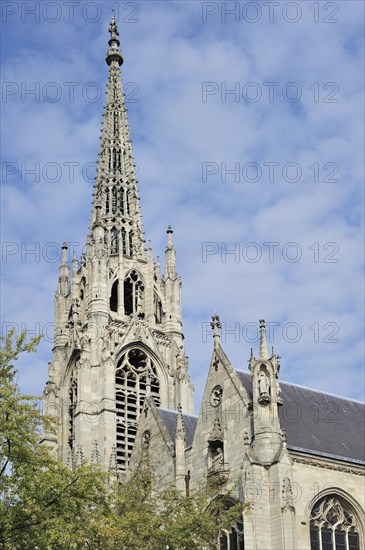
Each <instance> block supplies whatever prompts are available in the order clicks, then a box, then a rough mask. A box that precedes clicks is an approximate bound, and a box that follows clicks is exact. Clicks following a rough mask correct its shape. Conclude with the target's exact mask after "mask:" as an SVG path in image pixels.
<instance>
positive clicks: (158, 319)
mask: <svg viewBox="0 0 365 550" xmlns="http://www.w3.org/2000/svg"><path fill="white" fill-rule="evenodd" d="M153 305H154V309H155V323H156V324H157V325H161V323H162V315H163V312H162V303H161V300H160V298H159V297H158V294H157V292H155V293H154V295H153Z"/></svg>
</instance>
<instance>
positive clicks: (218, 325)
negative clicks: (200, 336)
mask: <svg viewBox="0 0 365 550" xmlns="http://www.w3.org/2000/svg"><path fill="white" fill-rule="evenodd" d="M210 326H211V327H212V329H213V340H214V346H217V345H218V344H219V341H220V334H219V329H220V328H221V326H222V325H221V322H220V319H219V315H218V314H217V313H214V315H212V322H211V323H210Z"/></svg>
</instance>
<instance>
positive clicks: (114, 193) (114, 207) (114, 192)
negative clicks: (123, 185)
mask: <svg viewBox="0 0 365 550" xmlns="http://www.w3.org/2000/svg"><path fill="white" fill-rule="evenodd" d="M117 203H118V195H117V188H116V187H115V186H114V187H113V188H112V213H113V214H116V213H117V206H118V204H117Z"/></svg>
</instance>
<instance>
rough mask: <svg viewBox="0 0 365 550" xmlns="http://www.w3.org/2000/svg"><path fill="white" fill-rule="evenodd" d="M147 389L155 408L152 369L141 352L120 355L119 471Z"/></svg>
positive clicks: (117, 390)
mask: <svg viewBox="0 0 365 550" xmlns="http://www.w3.org/2000/svg"><path fill="white" fill-rule="evenodd" d="M147 388H148V389H149V392H150V395H151V396H152V397H153V398H154V401H155V403H156V405H157V406H159V405H160V397H159V393H160V383H159V380H158V377H157V372H156V367H155V365H154V364H153V361H152V360H151V359H150V357H148V356H147V354H146V353H145V352H144V351H142V350H141V349H138V348H137V349H131V350H129V351H127V352H126V353H125V354H124V355H123V356H122V358H121V360H120V362H119V363H118V367H117V369H116V374H115V396H116V408H117V425H116V426H117V427H116V446H117V464H118V469H119V471H121V472H124V471H125V470H126V469H127V466H128V462H129V459H130V456H131V453H132V449H133V445H134V441H135V438H136V432H137V424H138V420H139V417H140V414H141V412H142V407H143V403H144V399H145V396H146V390H147Z"/></svg>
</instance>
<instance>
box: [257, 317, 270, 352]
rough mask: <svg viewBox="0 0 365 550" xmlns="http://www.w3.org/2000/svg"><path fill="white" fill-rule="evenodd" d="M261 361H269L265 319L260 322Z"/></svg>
mask: <svg viewBox="0 0 365 550" xmlns="http://www.w3.org/2000/svg"><path fill="white" fill-rule="evenodd" d="M259 359H260V360H261V361H267V359H269V351H268V348H267V341H266V328H265V321H264V320H263V319H261V320H260V356H259Z"/></svg>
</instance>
